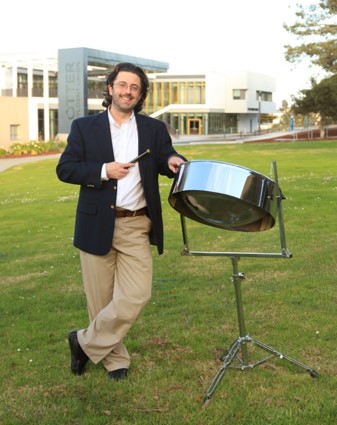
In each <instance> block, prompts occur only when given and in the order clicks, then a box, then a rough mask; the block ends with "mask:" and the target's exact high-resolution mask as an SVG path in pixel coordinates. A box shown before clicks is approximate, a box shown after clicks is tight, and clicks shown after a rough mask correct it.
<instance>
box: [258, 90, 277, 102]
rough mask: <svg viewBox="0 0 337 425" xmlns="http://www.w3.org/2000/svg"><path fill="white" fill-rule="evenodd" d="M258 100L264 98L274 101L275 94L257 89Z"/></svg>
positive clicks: (267, 100)
mask: <svg viewBox="0 0 337 425" xmlns="http://www.w3.org/2000/svg"><path fill="white" fill-rule="evenodd" d="M256 100H260V101H261V100H263V101H264V102H272V101H273V94H272V93H270V92H267V91H257V92H256Z"/></svg>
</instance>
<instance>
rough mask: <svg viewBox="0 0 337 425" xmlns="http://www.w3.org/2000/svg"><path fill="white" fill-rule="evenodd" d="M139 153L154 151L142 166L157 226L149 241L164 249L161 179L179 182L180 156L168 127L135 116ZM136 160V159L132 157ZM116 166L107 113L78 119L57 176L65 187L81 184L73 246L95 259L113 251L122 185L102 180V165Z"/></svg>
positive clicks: (152, 220)
mask: <svg viewBox="0 0 337 425" xmlns="http://www.w3.org/2000/svg"><path fill="white" fill-rule="evenodd" d="M136 122H137V128H138V141H139V146H138V153H139V154H141V153H143V152H144V151H146V150H147V149H150V154H149V155H146V156H145V157H144V158H142V159H141V160H140V161H139V171H140V176H141V180H142V184H143V188H144V194H145V199H146V203H147V211H148V213H147V214H148V216H149V218H150V220H151V223H152V228H151V233H150V242H151V244H152V245H156V246H157V250H158V253H159V254H162V253H163V250H164V235H163V219H162V208H161V199H160V193H159V182H158V177H159V174H160V175H165V176H167V177H169V178H173V177H174V173H172V171H171V170H170V169H169V168H168V165H167V162H168V159H169V157H170V156H172V155H178V156H180V157H181V158H182V159H184V160H185V158H184V157H183V156H181V155H179V154H178V153H177V152H176V151H175V149H174V148H173V146H172V141H171V137H170V135H169V133H168V131H167V128H166V125H165V123H163V122H162V121H160V120H157V119H154V118H151V117H148V116H145V115H141V114H136ZM130 160H131V158H130ZM111 161H114V153H113V148H112V142H111V134H110V126H109V118H108V111H107V110H106V111H104V112H101V113H99V114H96V115H91V116H87V117H83V118H78V119H75V120H74V121H73V123H72V125H71V130H70V133H69V136H68V143H67V146H66V148H65V150H64V152H63V153H62V155H61V157H60V160H59V162H58V165H57V167H56V174H57V176H58V178H59V179H60V180H61V181H63V182H66V183H72V184H77V185H80V191H79V197H78V204H77V209H76V219H75V236H74V246H75V247H77V248H79V249H80V250H82V251H85V252H88V253H90V254H94V255H105V254H107V253H108V252H109V250H110V249H111V246H112V239H113V233H114V223H115V206H116V196H117V190H118V180H113V179H111V180H108V181H103V182H102V181H101V169H102V165H103V164H104V163H106V162H111Z"/></svg>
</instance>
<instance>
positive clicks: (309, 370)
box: [250, 338, 318, 378]
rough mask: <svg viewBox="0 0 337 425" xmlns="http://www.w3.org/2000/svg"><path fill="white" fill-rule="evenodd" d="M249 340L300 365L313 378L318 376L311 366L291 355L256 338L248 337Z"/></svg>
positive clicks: (275, 354) (281, 357)
mask: <svg viewBox="0 0 337 425" xmlns="http://www.w3.org/2000/svg"><path fill="white" fill-rule="evenodd" d="M250 341H251V342H252V343H253V344H255V345H257V346H258V347H260V348H262V349H263V350H265V351H267V352H269V353H272V354H273V355H274V356H277V357H279V358H280V359H285V360H287V361H288V362H290V363H293V364H295V365H296V366H299V367H301V368H302V369H305V370H306V371H307V372H309V373H310V376H311V377H313V378H316V377H317V376H318V372H316V371H315V370H314V369H312V368H311V367H309V366H307V365H305V364H304V363H301V362H299V361H298V360H295V359H293V358H292V357H289V356H287V355H286V354H283V353H280V352H279V351H277V350H275V349H274V348H273V347H270V346H269V345H266V344H264V343H263V342H261V341H257V340H256V339H253V338H250Z"/></svg>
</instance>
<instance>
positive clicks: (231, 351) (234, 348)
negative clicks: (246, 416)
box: [204, 338, 242, 403]
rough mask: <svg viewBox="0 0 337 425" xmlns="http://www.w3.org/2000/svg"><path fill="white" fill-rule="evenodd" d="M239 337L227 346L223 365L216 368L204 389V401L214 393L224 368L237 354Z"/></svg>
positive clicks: (239, 342)
mask: <svg viewBox="0 0 337 425" xmlns="http://www.w3.org/2000/svg"><path fill="white" fill-rule="evenodd" d="M241 342H242V341H241V338H238V339H236V340H235V341H234V342H233V344H232V345H231V347H230V348H229V350H228V352H227V354H226V355H225V356H224V357H223V359H222V360H223V365H222V366H221V368H220V369H219V370H218V372H217V374H216V375H215V377H214V379H213V381H212V382H211V384H210V386H209V387H208V390H207V391H206V394H205V396H204V401H205V403H206V402H207V401H208V400H210V398H211V395H212V394H213V393H214V391H215V389H216V387H217V386H218V385H219V383H220V381H221V379H222V378H223V376H224V374H225V372H226V370H227V369H228V367H229V365H230V364H231V363H232V361H233V359H234V358H235V356H236V355H237V354H238V352H239V350H240V348H241Z"/></svg>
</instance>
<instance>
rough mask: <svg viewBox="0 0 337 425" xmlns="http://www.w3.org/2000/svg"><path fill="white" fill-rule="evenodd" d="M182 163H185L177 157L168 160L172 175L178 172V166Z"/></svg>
mask: <svg viewBox="0 0 337 425" xmlns="http://www.w3.org/2000/svg"><path fill="white" fill-rule="evenodd" d="M184 162H185V161H184V160H183V159H181V158H179V156H171V157H170V158H169V160H168V166H169V169H170V170H171V171H172V172H173V173H176V172H177V171H178V168H179V165H181V164H183V163H184Z"/></svg>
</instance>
